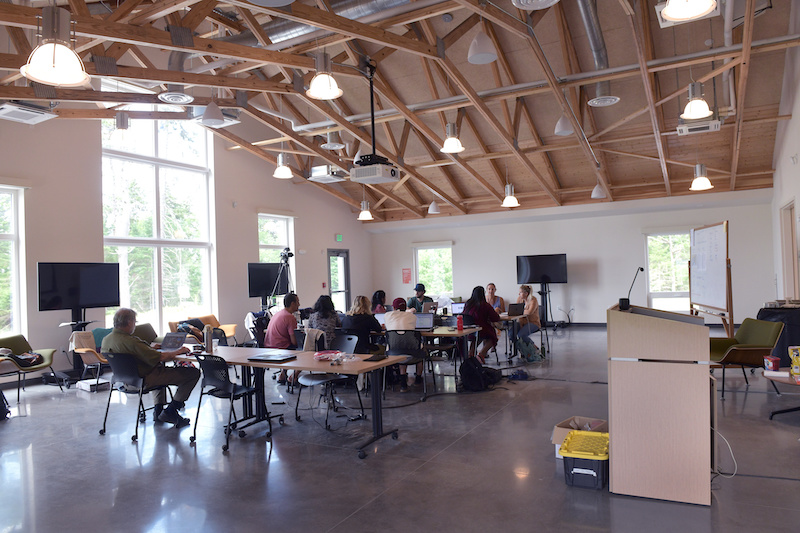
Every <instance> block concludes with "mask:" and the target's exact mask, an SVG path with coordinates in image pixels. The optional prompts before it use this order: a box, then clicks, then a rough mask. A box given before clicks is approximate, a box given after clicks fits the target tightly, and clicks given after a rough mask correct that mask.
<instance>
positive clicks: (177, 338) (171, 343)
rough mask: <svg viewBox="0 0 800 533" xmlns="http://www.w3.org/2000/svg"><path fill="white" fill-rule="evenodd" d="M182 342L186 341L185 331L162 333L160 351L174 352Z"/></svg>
mask: <svg viewBox="0 0 800 533" xmlns="http://www.w3.org/2000/svg"><path fill="white" fill-rule="evenodd" d="M184 342H186V333H181V332H176V333H167V334H166V335H164V340H163V341H161V351H163V352H174V351H175V350H177V349H178V348H180V347H181V346H183V343H184Z"/></svg>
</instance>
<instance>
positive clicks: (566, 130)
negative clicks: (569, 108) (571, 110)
mask: <svg viewBox="0 0 800 533" xmlns="http://www.w3.org/2000/svg"><path fill="white" fill-rule="evenodd" d="M553 133H555V134H556V135H558V136H559V137H567V136H569V135H572V134H573V133H575V130H574V129H573V128H572V122H570V121H569V118H567V115H565V114H563V113H562V114H561V118H560V119H558V122H556V129H555V131H554V132H553Z"/></svg>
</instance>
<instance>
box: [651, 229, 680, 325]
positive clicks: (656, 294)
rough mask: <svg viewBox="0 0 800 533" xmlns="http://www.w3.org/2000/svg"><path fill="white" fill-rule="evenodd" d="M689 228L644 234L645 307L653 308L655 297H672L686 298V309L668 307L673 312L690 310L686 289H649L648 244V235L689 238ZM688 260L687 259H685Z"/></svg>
mask: <svg viewBox="0 0 800 533" xmlns="http://www.w3.org/2000/svg"><path fill="white" fill-rule="evenodd" d="M689 231H690V230H689V229H683V228H676V229H669V230H659V231H648V232H646V233H645V234H644V237H645V246H644V248H645V266H646V276H645V279H646V280H647V307H650V308H653V309H655V307H654V305H653V301H654V300H655V299H673V298H686V300H687V307H686V309H680V310H673V309H670V310H669V311H671V312H675V313H684V314H689V313H690V311H691V301H690V297H691V296H690V292H689V291H688V290H686V291H651V290H650V263H651V261H650V247H649V245H648V239H649V238H650V237H655V236H659V235H686V237H687V239H688V238H689ZM687 261H688V259H687Z"/></svg>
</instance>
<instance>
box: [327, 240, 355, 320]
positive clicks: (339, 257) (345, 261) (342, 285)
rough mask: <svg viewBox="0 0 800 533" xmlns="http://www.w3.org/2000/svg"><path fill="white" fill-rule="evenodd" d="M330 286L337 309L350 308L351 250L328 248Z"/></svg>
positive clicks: (345, 310) (344, 310)
mask: <svg viewBox="0 0 800 533" xmlns="http://www.w3.org/2000/svg"><path fill="white" fill-rule="evenodd" d="M328 288H329V291H330V295H331V300H333V305H334V307H336V310H337V311H341V312H347V310H348V309H350V302H351V300H350V251H349V250H328Z"/></svg>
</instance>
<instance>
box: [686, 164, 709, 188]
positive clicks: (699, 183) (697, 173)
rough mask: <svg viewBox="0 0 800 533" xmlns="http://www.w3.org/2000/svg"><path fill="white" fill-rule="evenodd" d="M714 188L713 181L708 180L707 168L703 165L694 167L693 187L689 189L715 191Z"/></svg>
mask: <svg viewBox="0 0 800 533" xmlns="http://www.w3.org/2000/svg"><path fill="white" fill-rule="evenodd" d="M713 188H714V186H713V185H712V184H711V181H710V180H709V179H708V172H706V166H705V165H704V164H702V163H698V164H697V165H695V166H694V179H693V180H692V186H691V187H689V190H690V191H707V190H709V189H713Z"/></svg>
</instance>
